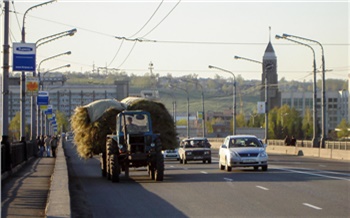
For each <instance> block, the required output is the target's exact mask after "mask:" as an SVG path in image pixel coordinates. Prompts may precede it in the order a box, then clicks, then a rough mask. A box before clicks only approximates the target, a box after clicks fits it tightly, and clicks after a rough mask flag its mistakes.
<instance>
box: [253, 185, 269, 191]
mask: <svg viewBox="0 0 350 218" xmlns="http://www.w3.org/2000/svg"><path fill="white" fill-rule="evenodd" d="M256 187H257V188H260V189H262V190H265V191H268V190H269V189H268V188H265V187H263V186H259V185H257V186H256Z"/></svg>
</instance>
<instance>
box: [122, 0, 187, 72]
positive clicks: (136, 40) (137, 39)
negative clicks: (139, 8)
mask: <svg viewBox="0 0 350 218" xmlns="http://www.w3.org/2000/svg"><path fill="white" fill-rule="evenodd" d="M180 2H181V0H179V1H178V2H177V3H176V5H175V6H174V7H173V8H172V9H171V10H170V11H169V12H168V14H167V15H165V17H164V18H163V19H162V20H161V21H160V22H159V23H158V24H157V25H156V26H155V27H153V28H152V29H151V30H150V31H149V32H148V33H146V34H145V35H143V36H142V37H141V38H144V37H145V36H147V35H148V34H150V33H151V32H153V30H155V29H156V28H157V27H158V26H159V25H160V24H161V23H162V22H163V21H164V20H165V19H166V18H167V17H168V16H169V15H170V14H171V12H173V11H174V10H175V8H176V7H177V6H178V5H179V4H180ZM157 10H158V8H157ZM152 16H153V15H152ZM134 35H136V34H134ZM132 41H135V42H134V45H133V46H132V48H131V50H130V52H129V54H128V56H127V57H126V58H125V59H124V61H123V62H122V63H121V64H120V65H119V67H118V68H120V67H121V66H122V65H123V64H124V63H125V62H126V60H127V59H128V58H129V57H130V55H131V52H132V51H133V50H134V48H135V46H136V43H137V42H138V41H142V39H140V38H136V39H135V40H132Z"/></svg>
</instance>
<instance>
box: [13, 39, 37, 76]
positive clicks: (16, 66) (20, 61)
mask: <svg viewBox="0 0 350 218" xmlns="http://www.w3.org/2000/svg"><path fill="white" fill-rule="evenodd" d="M35 53H36V45H35V43H18V42H14V43H13V65H12V69H13V71H30V72H35V58H36V57H35Z"/></svg>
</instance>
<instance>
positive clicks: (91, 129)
mask: <svg viewBox="0 0 350 218" xmlns="http://www.w3.org/2000/svg"><path fill="white" fill-rule="evenodd" d="M126 109H128V110H144V111H148V112H149V113H150V114H151V118H152V124H153V131H154V132H155V133H159V134H160V139H161V142H162V148H163V149H171V148H176V147H177V146H178V145H177V140H176V136H177V134H176V130H175V126H174V122H173V119H172V117H171V115H170V114H169V112H168V111H167V109H166V108H165V106H164V105H163V104H162V103H159V102H154V101H150V100H147V99H143V98H135V97H128V98H125V99H123V100H122V101H121V102H118V101H117V100H114V99H104V100H98V101H94V102H92V103H90V104H88V105H85V106H81V107H77V108H76V109H75V111H74V114H73V115H72V118H71V126H72V130H73V133H74V142H75V145H76V148H77V152H78V154H79V156H80V157H81V158H85V159H86V158H88V157H89V156H90V155H91V154H99V153H101V152H105V150H106V147H105V145H106V136H107V135H108V134H112V133H113V132H115V127H116V116H117V115H118V114H119V113H120V112H121V111H123V110H126Z"/></svg>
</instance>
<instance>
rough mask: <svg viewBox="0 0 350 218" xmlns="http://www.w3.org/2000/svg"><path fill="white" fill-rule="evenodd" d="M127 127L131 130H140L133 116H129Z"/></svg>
mask: <svg viewBox="0 0 350 218" xmlns="http://www.w3.org/2000/svg"><path fill="white" fill-rule="evenodd" d="M126 127H127V130H128V131H129V132H137V130H138V126H137V125H136V124H134V123H133V122H132V117H128V118H127V124H126Z"/></svg>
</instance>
